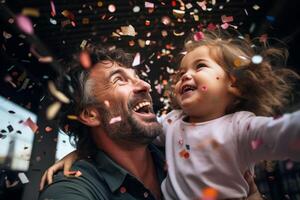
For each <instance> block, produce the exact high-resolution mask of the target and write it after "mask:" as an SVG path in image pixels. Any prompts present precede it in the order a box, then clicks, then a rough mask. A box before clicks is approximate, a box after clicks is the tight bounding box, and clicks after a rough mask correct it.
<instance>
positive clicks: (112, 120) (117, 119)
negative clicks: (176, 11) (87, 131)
mask: <svg viewBox="0 0 300 200" xmlns="http://www.w3.org/2000/svg"><path fill="white" fill-rule="evenodd" d="M121 120H122V118H121V116H118V117H113V118H111V120H110V121H109V124H114V123H116V122H120V121H121Z"/></svg>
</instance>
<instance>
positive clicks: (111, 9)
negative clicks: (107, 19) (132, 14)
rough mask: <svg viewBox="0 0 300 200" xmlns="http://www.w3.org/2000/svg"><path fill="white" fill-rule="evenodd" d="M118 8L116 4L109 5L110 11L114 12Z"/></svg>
mask: <svg viewBox="0 0 300 200" xmlns="http://www.w3.org/2000/svg"><path fill="white" fill-rule="evenodd" d="M116 10H117V8H116V6H115V5H114V4H109V5H108V11H109V12H111V13H114V12H115V11H116Z"/></svg>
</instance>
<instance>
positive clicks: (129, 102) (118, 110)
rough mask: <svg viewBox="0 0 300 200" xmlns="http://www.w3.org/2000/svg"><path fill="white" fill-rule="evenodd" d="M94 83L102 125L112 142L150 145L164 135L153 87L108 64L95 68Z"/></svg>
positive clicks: (126, 70)
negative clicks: (156, 110)
mask: <svg viewBox="0 0 300 200" xmlns="http://www.w3.org/2000/svg"><path fill="white" fill-rule="evenodd" d="M90 79H91V80H93V87H92V88H93V89H92V94H94V95H95V98H96V99H97V101H98V102H99V106H98V107H97V109H98V111H99V113H100V116H101V125H102V126H103V128H104V130H105V131H106V132H107V134H108V135H109V136H110V137H111V138H112V139H116V140H126V141H127V142H135V143H140V144H147V143H150V142H151V141H152V140H153V139H154V138H156V137H157V136H158V135H159V134H161V133H162V127H161V125H160V124H159V123H158V122H157V119H156V116H155V114H154V112H153V105H152V99H151V96H150V94H149V89H150V85H149V84H148V83H146V82H145V81H143V80H141V79H140V78H139V77H138V76H137V75H136V73H135V71H134V70H133V69H129V68H124V67H122V66H120V65H119V64H118V63H116V62H115V63H113V62H111V61H105V62H102V63H98V64H97V65H95V67H94V69H93V70H92V72H91V75H90Z"/></svg>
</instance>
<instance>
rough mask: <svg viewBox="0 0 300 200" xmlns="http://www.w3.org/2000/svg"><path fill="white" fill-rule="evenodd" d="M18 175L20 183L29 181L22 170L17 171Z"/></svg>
mask: <svg viewBox="0 0 300 200" xmlns="http://www.w3.org/2000/svg"><path fill="white" fill-rule="evenodd" d="M18 177H19V179H20V181H21V183H22V184H25V183H29V180H28V178H27V176H26V175H25V173H23V172H20V173H18Z"/></svg>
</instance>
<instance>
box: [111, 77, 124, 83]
mask: <svg viewBox="0 0 300 200" xmlns="http://www.w3.org/2000/svg"><path fill="white" fill-rule="evenodd" d="M119 81H124V78H123V77H121V76H117V77H115V78H114V80H113V82H114V83H116V82H119Z"/></svg>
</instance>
